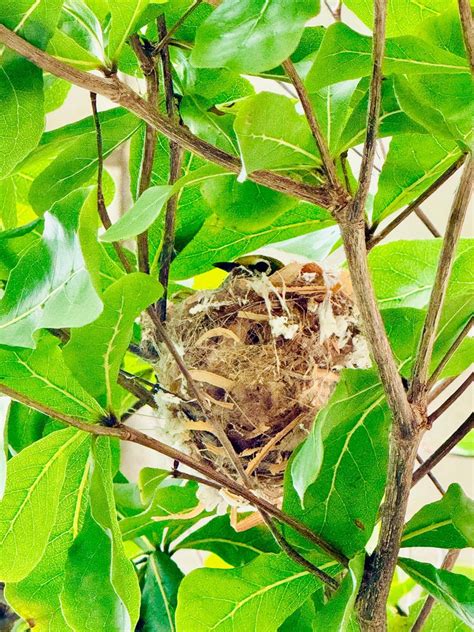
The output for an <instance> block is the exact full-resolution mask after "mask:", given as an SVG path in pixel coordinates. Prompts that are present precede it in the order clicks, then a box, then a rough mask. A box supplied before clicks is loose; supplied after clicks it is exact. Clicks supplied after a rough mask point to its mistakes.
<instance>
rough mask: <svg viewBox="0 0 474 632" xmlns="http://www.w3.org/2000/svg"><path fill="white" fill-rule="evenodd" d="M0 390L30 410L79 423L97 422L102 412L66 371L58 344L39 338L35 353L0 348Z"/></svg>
mask: <svg viewBox="0 0 474 632" xmlns="http://www.w3.org/2000/svg"><path fill="white" fill-rule="evenodd" d="M0 390H3V391H4V392H5V393H7V394H8V395H10V397H12V398H13V399H18V400H19V401H24V402H25V401H26V402H28V403H29V405H31V406H32V407H33V408H34V407H35V405H37V407H38V408H39V409H40V410H50V411H51V412H52V413H54V412H58V413H61V414H63V415H68V416H69V417H72V418H74V419H78V420H80V421H88V422H91V421H92V422H94V421H98V420H99V419H100V418H101V417H102V416H103V415H105V411H104V410H103V409H102V408H101V407H100V406H99V404H98V403H97V402H96V401H95V400H94V399H93V398H92V397H91V396H90V395H89V394H88V393H87V392H86V391H85V390H84V389H83V388H82V386H81V385H80V384H79V383H78V382H77V380H76V379H75V378H74V376H73V375H72V374H71V372H70V371H69V369H68V368H67V366H66V364H65V362H64V359H63V356H62V353H61V350H60V349H59V347H58V340H57V339H56V338H54V337H53V336H51V335H49V334H45V335H43V336H41V338H40V339H39V341H38V345H37V347H36V349H18V348H14V347H9V348H5V347H4V348H2V347H0Z"/></svg>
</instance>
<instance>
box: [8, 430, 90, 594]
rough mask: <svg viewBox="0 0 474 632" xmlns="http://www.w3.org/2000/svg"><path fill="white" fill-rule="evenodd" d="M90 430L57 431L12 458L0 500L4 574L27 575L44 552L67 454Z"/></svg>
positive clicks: (14, 578) (11, 578) (11, 576)
mask: <svg viewBox="0 0 474 632" xmlns="http://www.w3.org/2000/svg"><path fill="white" fill-rule="evenodd" d="M84 441H87V435H85V434H84V433H81V432H78V431H77V430H75V429H73V428H68V429H66V430H60V431H58V432H53V433H52V434H50V435H48V436H47V437H45V438H44V439H41V440H40V441H38V442H36V443H34V444H33V445H31V446H29V447H28V448H25V449H24V450H23V451H22V452H20V453H19V454H18V455H17V456H15V457H13V458H12V459H10V461H8V466H7V485H6V490H5V495H4V497H3V500H2V501H1V502H0V516H1V518H0V579H1V580H2V581H5V582H15V581H19V580H21V579H23V578H24V577H26V576H27V575H28V574H29V573H30V572H31V571H32V570H33V568H34V567H35V566H36V564H37V563H38V562H39V561H40V560H41V558H42V557H43V554H44V551H45V548H46V545H47V543H48V539H49V535H50V533H51V530H52V528H53V526H54V523H55V520H56V514H57V511H58V506H59V499H60V496H61V489H62V486H63V482H64V478H65V474H66V469H67V465H68V460H69V457H70V456H71V454H73V452H74V451H75V450H78V449H79V448H80V446H81V445H82V444H83V442H84Z"/></svg>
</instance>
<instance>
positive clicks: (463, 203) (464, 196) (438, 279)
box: [408, 157, 473, 404]
mask: <svg viewBox="0 0 474 632" xmlns="http://www.w3.org/2000/svg"><path fill="white" fill-rule="evenodd" d="M472 176H473V160H472V159H471V157H468V158H467V160H466V165H465V167H464V169H463V173H462V176H461V181H460V183H459V187H458V190H457V191H456V195H455V197H454V202H453V206H452V209H451V213H450V215H449V220H448V227H447V229H446V234H445V237H444V240H443V247H442V249H441V255H440V258H439V262H438V268H437V270H436V276H435V280H434V283H433V289H432V291H431V296H430V302H429V305H428V311H427V314H426V318H425V322H424V324H423V330H422V333H421V341H420V345H419V348H418V353H417V356H416V359H415V362H414V366H413V371H412V380H411V384H410V388H409V391H408V397H409V399H410V401H411V402H414V403H415V404H419V403H426V394H427V383H428V371H429V367H430V362H431V355H432V352H433V346H434V343H435V340H436V332H437V328H438V323H439V320H440V317H441V310H442V307H443V303H444V297H445V295H446V290H447V287H448V282H449V277H450V274H451V269H452V266H453V262H454V257H455V254H456V247H457V244H458V241H459V237H460V236H461V230H462V225H463V223H464V218H465V217H466V212H467V208H468V206H469V200H470V198H471V193H472Z"/></svg>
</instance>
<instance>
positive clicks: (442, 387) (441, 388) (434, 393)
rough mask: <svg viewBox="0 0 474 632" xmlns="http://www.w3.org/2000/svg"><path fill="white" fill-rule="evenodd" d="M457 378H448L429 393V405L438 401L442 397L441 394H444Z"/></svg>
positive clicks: (454, 376) (455, 376)
mask: <svg viewBox="0 0 474 632" xmlns="http://www.w3.org/2000/svg"><path fill="white" fill-rule="evenodd" d="M456 378H457V375H453V376H452V377H447V378H446V379H445V380H443V381H441V382H440V383H439V384H437V385H436V386H435V388H434V389H433V390H431V391H430V392H429V393H428V405H429V404H431V403H433V402H434V400H435V399H437V398H438V397H439V396H440V395H441V393H443V392H444V391H445V390H446V389H447V388H448V386H450V385H451V384H452V383H453V382H454V381H456Z"/></svg>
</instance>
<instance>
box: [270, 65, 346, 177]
mask: <svg viewBox="0 0 474 632" xmlns="http://www.w3.org/2000/svg"><path fill="white" fill-rule="evenodd" d="M282 66H283V68H284V70H285V72H286V74H287V75H288V78H289V79H290V81H291V83H292V84H293V86H294V87H295V90H296V93H297V95H298V98H299V100H300V103H301V106H302V108H303V111H304V113H305V115H306V120H307V121H308V125H309V127H310V130H311V133H312V134H313V137H314V140H315V141H316V146H317V148H318V150H319V154H320V156H321V159H322V161H323V167H324V170H325V171H326V175H327V177H328V180H329V184H330V185H331V186H332V187H334V188H336V189H337V188H340V186H341V185H340V184H339V180H338V177H337V173H336V167H335V165H334V161H333V159H332V158H331V154H330V153H329V147H328V145H327V143H326V139H325V138H324V134H323V132H322V130H321V128H320V126H319V123H318V121H317V119H316V115H315V113H314V110H313V106H312V104H311V100H310V98H309V96H308V93H307V92H306V88H305V86H304V84H303V82H302V81H301V79H300V77H299V75H298V73H297V72H296V68H295V67H294V65H293V62H292V61H291V59H287V60H286V61H284V62H283V64H282Z"/></svg>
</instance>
